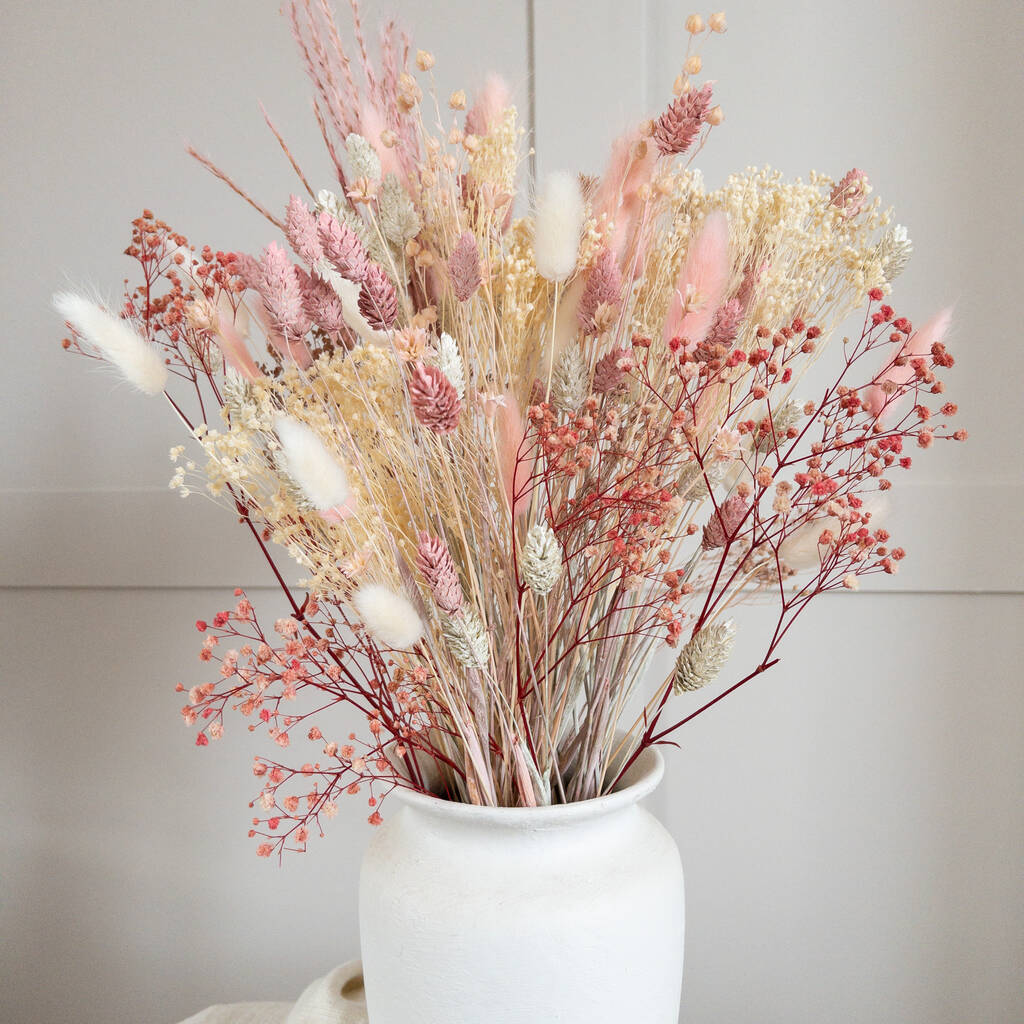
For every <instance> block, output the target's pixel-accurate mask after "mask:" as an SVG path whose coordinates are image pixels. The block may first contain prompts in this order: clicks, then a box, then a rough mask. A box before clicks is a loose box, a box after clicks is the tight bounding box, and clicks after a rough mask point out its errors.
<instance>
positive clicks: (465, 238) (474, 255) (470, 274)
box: [448, 231, 482, 302]
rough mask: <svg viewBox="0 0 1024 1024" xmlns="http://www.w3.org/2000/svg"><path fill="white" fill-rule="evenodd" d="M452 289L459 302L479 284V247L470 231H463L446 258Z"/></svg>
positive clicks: (468, 295)
mask: <svg viewBox="0 0 1024 1024" xmlns="http://www.w3.org/2000/svg"><path fill="white" fill-rule="evenodd" d="M448 273H449V274H451V278H452V290H453V291H454V292H455V297H456V298H457V299H458V300H459V302H465V301H466V300H467V299H468V298H469V297H470V296H471V295H472V294H473V292H475V291H476V290H477V288H478V287H479V286H480V282H481V280H482V277H481V275H480V249H479V247H478V246H477V244H476V237H475V236H474V234H473V232H472V231H464V232H463V233H462V237H461V238H460V239H459V240H458V242H457V243H456V245H455V248H454V249H453V250H452V255H451V258H450V259H449V260H448Z"/></svg>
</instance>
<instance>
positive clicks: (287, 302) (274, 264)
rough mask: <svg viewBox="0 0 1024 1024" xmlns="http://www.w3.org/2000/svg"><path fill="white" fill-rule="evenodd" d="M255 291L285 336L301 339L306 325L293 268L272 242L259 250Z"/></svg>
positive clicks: (297, 277) (306, 327)
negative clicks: (258, 269) (259, 256)
mask: <svg viewBox="0 0 1024 1024" xmlns="http://www.w3.org/2000/svg"><path fill="white" fill-rule="evenodd" d="M260 271H261V273H260V281H259V292H260V295H261V296H262V297H263V304H264V306H266V308H267V312H268V313H269V314H270V318H271V322H272V323H273V325H274V327H276V328H277V329H278V330H279V331H280V332H281V333H282V334H283V335H284V336H285V338H286V339H289V340H292V341H294V340H296V339H298V338H301V337H302V336H303V335H304V334H305V333H306V332H307V331H308V330H309V328H310V326H311V325H310V320H309V317H308V316H307V315H306V310H305V306H304V304H303V301H302V286H301V284H300V283H299V275H298V273H297V268H296V267H295V266H293V265H292V262H291V260H290V259H289V258H288V254H287V253H286V252H285V251H284V249H282V248H281V246H279V245H278V244H277V243H276V242H271V243H270V245H268V246H267V247H266V248H265V249H264V250H263V257H262V260H261V261H260Z"/></svg>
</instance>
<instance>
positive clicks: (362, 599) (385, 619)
mask: <svg viewBox="0 0 1024 1024" xmlns="http://www.w3.org/2000/svg"><path fill="white" fill-rule="evenodd" d="M352 605H353V607H354V608H355V610H356V613H357V614H358V615H359V618H360V619H361V620H362V623H363V625H364V626H366V628H367V630H368V631H369V633H370V636H372V637H373V639H374V640H376V641H377V642H378V643H380V644H382V645H383V646H384V647H390V648H393V649H395V650H403V649H405V648H408V647H412V645H413V644H414V643H416V641H417V640H419V638H420V637H421V636H423V622H422V620H421V619H420V617H419V615H418V614H417V612H416V609H415V608H414V607H413V606H412V602H411V601H409V600H408V599H407V598H405V597H403V596H402V595H401V594H396V593H395V592H394V591H393V590H391V588H390V587H385V586H384V585H383V584H382V583H364V584H363V586H361V587H360V588H359V589H358V590H357V591H355V593H354V594H353V595H352Z"/></svg>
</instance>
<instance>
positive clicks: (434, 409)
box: [360, 303, 462, 434]
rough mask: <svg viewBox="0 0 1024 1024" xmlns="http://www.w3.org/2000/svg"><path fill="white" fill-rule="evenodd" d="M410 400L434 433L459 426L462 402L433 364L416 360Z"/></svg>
mask: <svg viewBox="0 0 1024 1024" xmlns="http://www.w3.org/2000/svg"><path fill="white" fill-rule="evenodd" d="M360 305H362V303H360ZM409 402H410V404H411V405H412V411H413V412H414V413H415V415H416V419H417V420H418V421H419V422H420V423H421V424H422V425H423V426H424V427H426V428H427V429H429V430H433V431H434V432H435V433H437V434H450V433H451V432H452V431H453V430H454V429H455V428H456V427H457V426H458V423H459V413H460V412H462V402H461V401H460V400H459V395H458V392H457V391H456V390H455V388H454V387H453V386H452V382H451V381H450V380H449V379H448V378H447V377H446V376H445V375H444V374H443V373H442V372H441V371H440V370H439V369H438V368H437V367H436V366H426V365H424V364H423V363H417V364H416V365H415V366H414V367H413V369H412V373H411V374H410V375H409Z"/></svg>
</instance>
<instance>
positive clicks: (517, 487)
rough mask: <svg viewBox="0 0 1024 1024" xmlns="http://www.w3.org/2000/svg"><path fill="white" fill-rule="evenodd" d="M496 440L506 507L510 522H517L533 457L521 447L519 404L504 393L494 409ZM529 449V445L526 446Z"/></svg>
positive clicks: (526, 497)
mask: <svg viewBox="0 0 1024 1024" xmlns="http://www.w3.org/2000/svg"><path fill="white" fill-rule="evenodd" d="M495 426H496V427H497V441H498V467H499V470H500V472H501V479H502V482H503V483H504V485H505V494H506V496H507V497H508V504H509V508H510V509H511V510H512V518H513V520H515V519H518V518H519V516H520V515H522V513H523V512H525V511H526V509H527V506H528V505H529V504H530V488H529V486H528V484H529V481H530V477H531V476H532V475H533V464H534V461H535V458H536V457H535V456H534V455H533V454H532V453H531V454H527V452H529V451H530V448H528V447H527V446H525V445H524V441H525V440H526V424H525V423H524V422H523V416H522V413H521V412H520V411H519V403H518V402H517V401H516V400H515V398H514V397H513V396H512V395H511V394H509V393H506V394H505V395H503V396H502V403H501V404H500V405H499V406H498V409H497V413H496V416H495ZM530 447H532V446H530Z"/></svg>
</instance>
